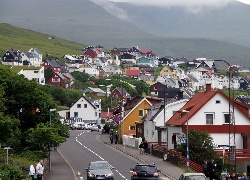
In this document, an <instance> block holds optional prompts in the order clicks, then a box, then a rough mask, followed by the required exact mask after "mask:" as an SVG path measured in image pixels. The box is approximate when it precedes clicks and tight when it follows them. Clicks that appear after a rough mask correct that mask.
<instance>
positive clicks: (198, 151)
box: [176, 129, 219, 165]
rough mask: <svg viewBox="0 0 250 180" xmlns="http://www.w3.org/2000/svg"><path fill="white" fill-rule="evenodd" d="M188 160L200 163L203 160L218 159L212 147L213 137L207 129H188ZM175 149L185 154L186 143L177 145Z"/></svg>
mask: <svg viewBox="0 0 250 180" xmlns="http://www.w3.org/2000/svg"><path fill="white" fill-rule="evenodd" d="M188 141H189V143H188V144H189V156H190V160H192V161H194V162H196V163H197V164H200V165H202V164H203V163H204V161H205V160H207V161H210V160H211V159H217V160H218V159H219V156H218V154H217V153H216V152H215V151H214V149H213V138H212V137H211V136H210V134H209V133H208V132H207V131H199V130H194V129H192V130H190V131H189V132H188ZM176 150H177V151H179V152H182V154H183V155H184V156H185V155H186V144H184V145H177V147H176Z"/></svg>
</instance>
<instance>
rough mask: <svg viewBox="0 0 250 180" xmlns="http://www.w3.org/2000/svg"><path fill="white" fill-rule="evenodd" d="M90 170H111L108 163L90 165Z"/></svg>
mask: <svg viewBox="0 0 250 180" xmlns="http://www.w3.org/2000/svg"><path fill="white" fill-rule="evenodd" d="M89 169H92V170H95V169H110V165H109V164H108V163H93V164H90V166H89Z"/></svg>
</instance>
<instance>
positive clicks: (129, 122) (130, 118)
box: [121, 100, 151, 135]
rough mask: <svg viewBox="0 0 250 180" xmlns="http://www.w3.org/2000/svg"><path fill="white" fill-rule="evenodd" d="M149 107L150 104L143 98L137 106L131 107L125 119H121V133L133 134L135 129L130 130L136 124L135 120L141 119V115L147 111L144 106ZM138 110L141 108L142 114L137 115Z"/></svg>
mask: <svg viewBox="0 0 250 180" xmlns="http://www.w3.org/2000/svg"><path fill="white" fill-rule="evenodd" d="M149 107H151V105H150V104H149V103H148V102H147V101H146V100H144V101H143V102H141V103H140V104H138V106H137V107H136V108H135V109H133V111H132V112H131V113H130V114H128V115H127V116H126V117H125V119H124V120H123V121H122V125H121V126H122V135H124V134H135V133H136V131H135V129H134V130H131V127H132V126H134V127H135V126H136V125H135V122H136V121H141V119H142V118H143V116H144V115H145V114H146V113H147V111H146V110H145V109H146V108H149ZM139 110H143V116H139Z"/></svg>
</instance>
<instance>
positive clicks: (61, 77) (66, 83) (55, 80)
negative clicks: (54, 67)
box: [46, 72, 73, 89]
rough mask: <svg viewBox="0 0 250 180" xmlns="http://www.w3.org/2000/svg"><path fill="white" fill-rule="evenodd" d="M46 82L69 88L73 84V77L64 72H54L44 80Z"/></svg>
mask: <svg viewBox="0 0 250 180" xmlns="http://www.w3.org/2000/svg"><path fill="white" fill-rule="evenodd" d="M46 84H51V85H54V86H57V87H61V88H66V89H70V88H71V86H72V84H73V79H72V76H69V75H67V74H65V73H60V72H56V73H54V74H53V76H52V77H51V78H50V79H48V80H46Z"/></svg>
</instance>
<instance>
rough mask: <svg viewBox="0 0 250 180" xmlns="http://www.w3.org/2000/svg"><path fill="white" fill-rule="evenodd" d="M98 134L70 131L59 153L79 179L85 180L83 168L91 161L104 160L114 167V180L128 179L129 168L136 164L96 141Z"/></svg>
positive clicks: (129, 174) (131, 159) (134, 161)
mask: <svg viewBox="0 0 250 180" xmlns="http://www.w3.org/2000/svg"><path fill="white" fill-rule="evenodd" d="M97 135H98V132H90V131H71V134H70V137H69V139H68V140H67V141H66V142H65V143H63V144H62V145H61V146H60V152H61V153H62V154H63V156H64V158H65V159H66V160H67V161H68V163H69V164H70V165H71V166H72V168H73V169H74V171H75V174H78V172H80V173H81V175H80V176H78V178H79V179H86V176H87V175H86V171H85V168H87V167H88V164H89V163H90V162H91V161H98V160H105V161H108V162H109V163H110V164H111V165H112V166H113V167H115V170H114V175H115V179H116V180H123V179H130V176H131V173H130V172H129V171H130V168H132V167H134V166H135V164H136V163H137V162H136V160H135V159H133V158H132V157H130V156H127V155H125V154H123V153H122V152H120V151H117V150H115V149H113V148H111V147H110V146H107V145H105V144H103V143H102V142H100V141H99V140H98V139H97Z"/></svg>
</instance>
